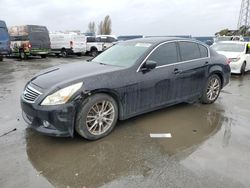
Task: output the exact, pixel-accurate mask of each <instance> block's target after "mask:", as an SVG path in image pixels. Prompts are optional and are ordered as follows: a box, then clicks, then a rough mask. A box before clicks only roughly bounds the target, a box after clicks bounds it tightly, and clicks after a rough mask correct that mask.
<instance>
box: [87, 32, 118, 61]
mask: <svg viewBox="0 0 250 188" xmlns="http://www.w3.org/2000/svg"><path fill="white" fill-rule="evenodd" d="M116 42H117V38H116V36H114V35H97V36H87V43H86V48H87V49H86V51H87V53H88V54H90V55H91V56H93V57H95V56H97V55H98V54H99V53H101V52H103V51H104V50H106V49H108V48H110V47H111V46H113V45H114V44H115V43H116Z"/></svg>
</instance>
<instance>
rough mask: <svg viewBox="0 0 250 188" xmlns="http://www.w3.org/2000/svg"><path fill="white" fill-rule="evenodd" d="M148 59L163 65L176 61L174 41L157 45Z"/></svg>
mask: <svg viewBox="0 0 250 188" xmlns="http://www.w3.org/2000/svg"><path fill="white" fill-rule="evenodd" d="M148 60H151V61H155V62H156V63H157V66H163V65H168V64H171V63H176V62H178V54H177V46H176V43H175V42H171V43H166V44H163V45H161V46H159V47H158V48H157V49H155V51H153V53H152V54H151V55H150V56H149V58H148Z"/></svg>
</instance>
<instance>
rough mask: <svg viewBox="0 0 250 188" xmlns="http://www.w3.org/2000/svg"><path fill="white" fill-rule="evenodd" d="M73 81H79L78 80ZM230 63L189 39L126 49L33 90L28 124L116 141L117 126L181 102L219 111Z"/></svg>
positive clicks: (42, 78)
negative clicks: (216, 107) (111, 137)
mask: <svg viewBox="0 0 250 188" xmlns="http://www.w3.org/2000/svg"><path fill="white" fill-rule="evenodd" d="M72 73H73V74H72ZM229 77H230V67H229V65H228V64H227V59H226V57H225V56H223V55H220V54H218V53H216V52H215V51H214V50H212V49H210V48H209V47H208V46H206V45H205V44H203V43H201V42H198V41H194V40H191V39H181V38H144V39H134V40H129V41H125V42H120V43H118V44H116V45H114V46H113V47H111V48H109V49H108V50H106V51H104V52H103V53H101V54H100V55H98V56H97V57H95V58H94V59H93V60H91V61H90V62H82V61H80V62H78V63H72V64H67V65H60V66H57V67H53V68H50V69H47V70H44V71H42V72H40V73H38V74H37V75H35V76H34V77H33V78H32V79H31V80H30V81H29V82H28V83H27V85H26V86H25V89H24V92H23V94H22V97H21V106H22V110H23V116H24V119H25V121H26V122H27V123H28V124H30V126H31V128H33V129H35V130H37V131H38V132H41V133H44V134H47V135H52V136H73V135H74V131H75V130H76V132H77V133H78V134H80V135H81V136H83V137H84V138H86V139H89V140H96V139H99V138H102V137H104V136H106V135H108V134H109V133H110V132H111V131H112V130H113V128H114V126H115V125H116V122H117V120H118V119H119V120H124V119H128V118H130V117H133V116H137V115H139V114H143V113H146V112H150V111H153V110H157V109H160V108H164V107H167V106H170V105H174V104H177V103H181V102H194V101H197V100H200V101H201V102H202V103H206V104H209V103H213V102H215V100H216V99H217V97H218V96H219V93H220V90H221V89H222V88H223V87H224V86H225V85H227V84H228V82H229Z"/></svg>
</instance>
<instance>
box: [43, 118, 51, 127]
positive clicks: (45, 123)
mask: <svg viewBox="0 0 250 188" xmlns="http://www.w3.org/2000/svg"><path fill="white" fill-rule="evenodd" d="M43 126H44V127H46V128H48V127H50V123H49V122H48V121H45V120H44V121H43Z"/></svg>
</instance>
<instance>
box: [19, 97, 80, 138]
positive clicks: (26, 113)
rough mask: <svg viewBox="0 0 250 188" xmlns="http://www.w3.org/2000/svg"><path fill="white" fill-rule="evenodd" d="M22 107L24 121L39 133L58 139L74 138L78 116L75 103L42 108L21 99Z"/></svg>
mask: <svg viewBox="0 0 250 188" xmlns="http://www.w3.org/2000/svg"><path fill="white" fill-rule="evenodd" d="M21 107H22V111H23V118H24V120H25V121H26V123H28V124H29V126H30V127H31V128H32V129H34V130H36V131H37V132H40V133H42V134H46V135H49V136H56V137H69V136H71V137H73V135H74V123H75V115H76V110H75V109H76V108H75V104H74V102H72V103H68V104H64V105H56V106H40V105H38V104H35V103H27V102H25V101H24V100H23V99H21Z"/></svg>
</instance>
